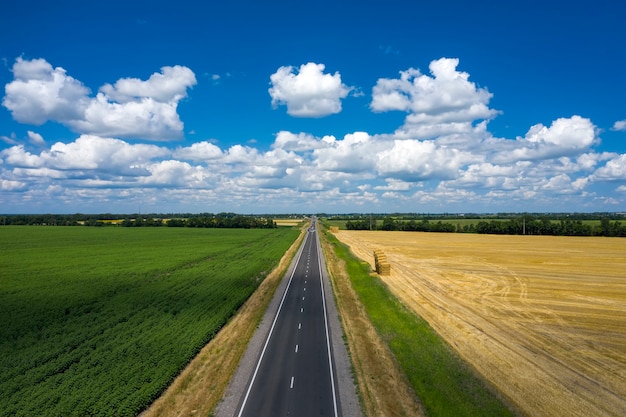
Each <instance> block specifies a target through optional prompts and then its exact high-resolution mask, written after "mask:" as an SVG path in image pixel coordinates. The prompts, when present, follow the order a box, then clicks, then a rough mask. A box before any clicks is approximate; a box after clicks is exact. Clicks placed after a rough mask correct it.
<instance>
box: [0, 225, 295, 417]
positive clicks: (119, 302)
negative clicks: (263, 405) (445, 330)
mask: <svg viewBox="0 0 626 417" xmlns="http://www.w3.org/2000/svg"><path fill="white" fill-rule="evenodd" d="M298 234H299V231H298V230H295V229H287V228H280V229H250V230H242V229H190V228H139V229H137V228H87V227H29V226H24V227H20V226H11V227H2V228H0V265H1V268H0V320H1V325H0V415H1V416H35V415H39V416H43V415H45V416H85V415H90V416H134V415H137V414H138V413H139V412H140V411H141V410H142V409H144V408H145V407H146V406H148V405H149V404H150V403H151V402H152V401H153V400H154V399H155V398H156V397H157V396H158V395H159V394H160V393H161V392H162V391H163V390H164V389H165V388H166V387H167V386H168V384H169V383H170V382H171V381H172V379H173V378H174V377H175V376H176V375H177V374H178V373H179V372H180V370H181V369H182V368H184V366H185V365H186V364H187V363H188V361H189V360H190V359H191V358H192V357H193V356H194V355H195V354H196V353H197V352H198V351H199V349H200V348H201V347H202V346H204V345H205V344H206V343H207V342H208V341H209V340H210V339H211V338H212V337H213V336H214V335H215V333H216V332H217V331H218V330H219V329H220V328H221V326H223V324H224V323H225V322H226V321H227V320H228V319H229V317H231V316H232V314H233V313H234V312H235V311H236V310H237V308H238V307H239V306H240V305H241V304H242V303H243V302H244V301H245V300H246V299H247V298H248V297H249V296H250V294H251V293H252V292H253V291H254V290H255V289H256V288H257V286H258V285H259V283H260V281H261V280H262V279H263V278H264V277H265V275H266V274H267V273H268V272H269V271H270V270H271V269H272V268H273V267H275V266H276V265H277V264H278V261H279V259H280V258H281V256H282V255H283V254H284V252H285V251H286V250H287V248H288V247H289V246H290V245H291V243H293V242H294V240H295V239H296V238H297V236H298Z"/></svg>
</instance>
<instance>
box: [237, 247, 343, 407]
mask: <svg viewBox="0 0 626 417" xmlns="http://www.w3.org/2000/svg"><path fill="white" fill-rule="evenodd" d="M307 238H308V235H307ZM305 244H306V241H305V242H303V243H302V249H301V250H300V252H299V253H298V259H297V260H296V263H295V265H294V268H293V270H292V271H291V276H290V277H289V282H288V283H287V287H286V288H285V292H284V293H283V298H282V299H281V300H280V305H279V306H278V311H276V316H275V317H274V321H273V322H272V327H270V332H269V334H268V335H267V339H266V340H265V344H264V345H263V350H262V351H261V356H260V357H259V361H258V362H257V364H256V367H255V368H254V374H252V379H251V380H250V385H249V386H248V390H247V391H246V396H245V397H244V398H243V402H242V403H241V408H240V409H239V414H237V417H241V415H242V414H243V410H244V408H245V407H246V402H247V401H248V397H249V396H250V391H252V386H253V385H254V380H255V379H256V375H257V373H258V372H259V368H260V367H261V362H262V361H263V355H265V350H267V345H268V344H269V342H270V338H271V337H272V333H273V332H274V327H275V326H276V321H277V320H278V316H279V315H280V310H282V308H283V303H284V302H285V298H286V297H287V292H288V291H289V287H290V286H291V281H293V276H294V274H295V273H296V269H297V268H296V267H297V265H298V263H300V257H301V256H302V252H303V251H304V245H305ZM291 384H292V388H293V377H291ZM335 415H337V414H336V413H335Z"/></svg>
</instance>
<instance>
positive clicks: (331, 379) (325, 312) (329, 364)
mask: <svg viewBox="0 0 626 417" xmlns="http://www.w3.org/2000/svg"><path fill="white" fill-rule="evenodd" d="M315 247H316V248H318V251H319V249H320V246H319V238H318V235H317V234H316V235H315ZM317 263H318V266H319V273H320V288H321V291H322V306H323V309H324V326H325V328H326V347H327V349H328V366H329V368H330V386H331V389H332V391H333V408H334V411H335V417H339V412H338V411H337V394H336V393H335V376H334V375H333V357H332V354H331V352H330V334H329V332H328V312H327V311H326V297H325V296H324V280H323V278H322V257H321V256H320V254H319V253H318V254H317Z"/></svg>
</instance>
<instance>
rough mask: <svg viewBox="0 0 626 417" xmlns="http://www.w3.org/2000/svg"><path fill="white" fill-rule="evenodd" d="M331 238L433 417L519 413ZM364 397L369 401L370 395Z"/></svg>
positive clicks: (374, 320) (376, 324)
mask: <svg viewBox="0 0 626 417" xmlns="http://www.w3.org/2000/svg"><path fill="white" fill-rule="evenodd" d="M326 238H327V241H328V243H329V244H330V245H331V246H332V249H333V251H334V252H335V254H336V256H337V257H338V258H339V259H340V260H341V261H343V262H344V263H345V269H346V272H347V274H348V276H349V279H350V281H351V283H352V287H353V288H354V290H355V292H356V293H357V294H358V297H359V299H360V301H361V303H362V305H363V307H364V310H365V312H366V313H367V315H368V316H369V318H370V320H371V322H372V324H373V325H374V327H375V328H376V330H377V333H378V334H379V335H380V336H381V338H382V339H383V341H384V342H385V343H386V344H387V346H388V347H389V349H390V350H391V352H392V353H393V355H394V357H395V358H396V360H397V363H398V364H399V366H400V367H401V369H402V370H403V371H404V374H405V375H406V378H407V379H408V381H409V383H410V385H411V387H412V388H413V390H414V391H415V393H416V395H417V396H418V397H419V399H420V401H421V403H422V405H423V407H424V409H425V411H426V414H427V415H429V416H437V417H440V416H441V417H447V416H450V417H461V416H484V417H489V416H498V417H502V416H513V415H514V414H513V413H512V412H511V411H510V410H509V409H508V408H507V407H506V406H505V405H504V404H503V403H502V402H501V401H500V400H499V399H498V397H497V395H496V394H495V393H494V392H493V390H492V389H491V388H490V387H489V386H488V385H487V383H486V382H485V381H483V380H482V379H481V378H480V377H478V376H477V375H476V374H475V372H474V371H473V369H472V368H471V367H469V365H467V364H466V363H465V362H464V361H463V360H462V359H461V358H460V357H459V356H458V355H457V354H456V353H455V352H454V351H453V350H452V348H451V347H450V346H449V345H447V344H446V343H445V342H444V341H443V340H442V339H441V338H440V337H439V336H438V335H437V333H436V332H435V331H434V330H433V329H432V328H431V327H430V325H429V324H428V323H427V322H426V321H425V320H423V319H422V318H421V317H419V316H417V315H416V314H414V313H413V312H412V311H410V310H409V309H408V308H406V307H405V306H404V305H403V304H401V303H400V302H399V301H398V299H397V298H396V297H395V296H394V295H393V294H392V293H391V292H390V291H389V289H388V288H387V286H386V285H385V284H384V282H382V281H381V280H380V279H379V278H378V277H377V276H375V275H373V274H372V273H371V270H370V266H369V264H367V263H366V262H363V261H361V260H359V259H358V258H356V257H354V256H353V255H352V253H351V252H350V248H349V247H348V246H346V245H344V244H342V243H340V242H339V241H338V240H337V239H336V238H335V237H334V236H333V235H331V234H330V233H326ZM359 386H360V389H361V390H362V389H363V387H362V386H361V384H359ZM361 395H362V398H363V397H364V396H368V395H370V394H367V393H366V394H363V392H362V394H361ZM368 415H372V414H371V413H368Z"/></svg>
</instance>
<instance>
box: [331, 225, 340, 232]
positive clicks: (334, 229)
mask: <svg viewBox="0 0 626 417" xmlns="http://www.w3.org/2000/svg"><path fill="white" fill-rule="evenodd" d="M338 232H339V226H330V233H338Z"/></svg>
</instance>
